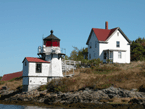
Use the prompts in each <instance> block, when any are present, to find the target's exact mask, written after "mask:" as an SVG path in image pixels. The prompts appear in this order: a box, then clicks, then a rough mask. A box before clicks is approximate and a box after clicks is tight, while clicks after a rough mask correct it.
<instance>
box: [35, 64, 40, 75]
mask: <svg viewBox="0 0 145 109" xmlns="http://www.w3.org/2000/svg"><path fill="white" fill-rule="evenodd" d="M36 73H41V64H40V63H37V64H36Z"/></svg>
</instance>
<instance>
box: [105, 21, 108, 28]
mask: <svg viewBox="0 0 145 109" xmlns="http://www.w3.org/2000/svg"><path fill="white" fill-rule="evenodd" d="M105 29H108V22H107V21H106V22H105Z"/></svg>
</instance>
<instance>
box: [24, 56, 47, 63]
mask: <svg viewBox="0 0 145 109" xmlns="http://www.w3.org/2000/svg"><path fill="white" fill-rule="evenodd" d="M25 59H27V61H28V62H42V63H50V62H48V61H45V60H42V59H39V58H34V57H25V58H24V60H25ZM24 60H23V62H24ZM23 62H22V63H23Z"/></svg>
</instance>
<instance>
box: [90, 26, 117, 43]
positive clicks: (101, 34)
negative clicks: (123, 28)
mask: <svg viewBox="0 0 145 109" xmlns="http://www.w3.org/2000/svg"><path fill="white" fill-rule="evenodd" d="M92 29H93V31H94V33H95V35H96V36H97V39H98V40H99V41H105V40H107V39H108V37H109V36H110V35H111V34H112V33H113V32H114V31H115V30H116V29H117V28H113V29H98V28H92Z"/></svg>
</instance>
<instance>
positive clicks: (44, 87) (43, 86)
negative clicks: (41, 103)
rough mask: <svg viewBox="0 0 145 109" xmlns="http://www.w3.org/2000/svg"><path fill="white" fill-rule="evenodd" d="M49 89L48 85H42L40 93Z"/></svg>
mask: <svg viewBox="0 0 145 109" xmlns="http://www.w3.org/2000/svg"><path fill="white" fill-rule="evenodd" d="M46 89H47V85H42V86H40V87H39V88H38V91H44V90H46Z"/></svg>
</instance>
